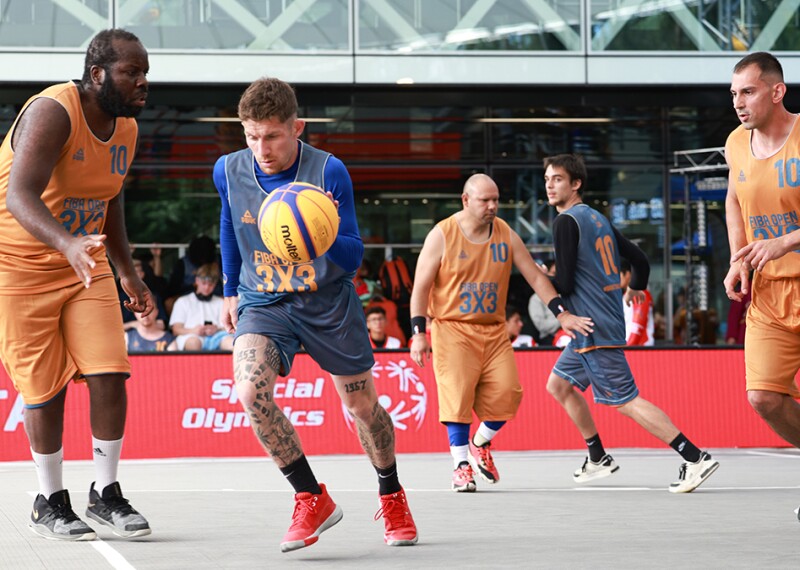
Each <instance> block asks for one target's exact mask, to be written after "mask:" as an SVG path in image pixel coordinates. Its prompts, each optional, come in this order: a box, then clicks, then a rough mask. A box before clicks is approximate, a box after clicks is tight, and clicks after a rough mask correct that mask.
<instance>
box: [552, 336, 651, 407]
mask: <svg viewBox="0 0 800 570" xmlns="http://www.w3.org/2000/svg"><path fill="white" fill-rule="evenodd" d="M553 373H554V374H555V375H556V376H560V377H561V378H563V379H564V380H567V381H568V382H569V383H570V384H572V385H573V386H575V387H576V388H578V389H579V390H580V391H581V392H584V391H586V389H587V388H588V387H589V386H591V387H592V392H593V394H594V401H595V402H597V403H598V404H606V405H609V406H621V405H622V404H625V403H627V402H630V401H631V400H633V399H634V398H635V397H636V396H638V395H639V388H637V387H636V382H635V381H634V379H633V374H632V373H631V368H630V366H628V360H627V359H626V358H625V353H624V352H623V350H622V349H621V348H599V349H596V350H590V351H589V352H582V353H579V352H575V350H573V349H572V347H571V345H570V346H567V347H566V348H565V349H564V351H563V352H562V353H561V356H560V357H559V358H558V360H557V361H556V364H555V366H553Z"/></svg>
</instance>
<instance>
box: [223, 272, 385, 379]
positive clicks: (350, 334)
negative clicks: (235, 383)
mask: <svg viewBox="0 0 800 570" xmlns="http://www.w3.org/2000/svg"><path fill="white" fill-rule="evenodd" d="M244 334H257V335H262V336H266V337H269V338H270V339H271V340H272V342H274V343H275V345H276V346H277V347H278V351H279V352H280V355H281V371H280V375H281V376H286V375H288V374H289V371H290V370H291V369H292V362H293V361H294V357H295V355H296V354H297V352H298V351H300V349H301V347H302V348H303V349H305V350H306V352H308V354H309V355H310V356H311V358H313V359H314V361H315V362H316V363H317V364H319V366H320V368H322V369H323V370H325V371H327V372H330V373H331V374H333V375H335V376H354V375H356V374H362V373H364V372H366V371H368V370H371V369H372V366H373V365H374V364H375V359H374V358H373V356H372V345H371V344H370V342H369V336H368V333H367V320H366V318H365V317H364V309H363V308H362V306H361V301H360V300H359V298H358V295H356V290H355V286H354V285H353V282H352V281H350V280H340V281H337V282H335V283H332V284H330V285H327V286H325V287H324V288H322V289H320V290H318V291H315V292H313V293H296V294H291V295H286V296H285V297H283V298H282V299H280V300H279V301H278V302H277V303H272V304H270V305H245V306H243V307H240V308H239V322H238V325H237V326H236V337H235V338H234V345H235V343H236V338H239V337H240V336H242V335H244Z"/></svg>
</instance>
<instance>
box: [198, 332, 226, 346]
mask: <svg viewBox="0 0 800 570" xmlns="http://www.w3.org/2000/svg"><path fill="white" fill-rule="evenodd" d="M229 336H231V335H230V334H229V333H227V332H225V331H217V332H215V333H214V334H213V335H211V336H204V337H203V350H219V345H220V344H222V340H223V339H225V338H227V337H229Z"/></svg>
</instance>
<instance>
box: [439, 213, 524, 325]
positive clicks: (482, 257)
mask: <svg viewBox="0 0 800 570" xmlns="http://www.w3.org/2000/svg"><path fill="white" fill-rule="evenodd" d="M437 227H438V228H439V230H440V231H441V232H442V234H444V253H443V255H442V261H441V265H440V266H439V271H438V273H437V274H436V279H435V280H434V283H433V288H432V290H431V296H430V299H429V301H428V312H429V314H430V316H431V317H432V318H434V319H440V320H447V321H462V322H466V323H475V324H500V323H505V321H506V296H507V295H508V280H509V278H510V277H511V268H512V265H513V256H512V252H511V228H509V227H508V224H507V223H506V222H505V221H503V220H501V219H500V218H495V221H494V223H493V227H492V235H491V237H490V238H489V239H488V240H487V241H485V242H483V243H474V242H472V241H469V240H468V239H467V238H466V236H465V235H464V232H462V231H461V227H460V226H459V225H458V222H457V221H456V214H453V215H452V216H450V217H449V218H447V219H445V220H442V221H441V222H439V223H438V224H437Z"/></svg>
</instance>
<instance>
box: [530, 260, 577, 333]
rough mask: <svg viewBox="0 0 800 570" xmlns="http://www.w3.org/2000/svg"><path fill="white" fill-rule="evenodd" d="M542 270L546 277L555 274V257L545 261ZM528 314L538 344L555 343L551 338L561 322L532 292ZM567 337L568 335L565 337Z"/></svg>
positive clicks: (558, 329)
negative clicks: (537, 334) (534, 329)
mask: <svg viewBox="0 0 800 570" xmlns="http://www.w3.org/2000/svg"><path fill="white" fill-rule="evenodd" d="M542 270H543V271H544V272H545V273H547V275H548V277H550V279H551V280H552V278H553V277H555V275H556V261H555V259H551V260H548V261H547V262H545V264H544V266H543V267H542ZM528 315H529V316H530V318H531V322H532V323H533V326H534V327H536V330H537V331H538V332H539V344H540V345H542V346H547V345H549V344H555V343H554V342H553V340H554V339H555V335H556V334H557V333H558V331H560V330H561V323H559V322H558V319H557V318H556V317H555V315H553V311H551V310H550V309H548V308H547V305H545V304H544V303H543V302H542V300H541V299H540V298H539V296H538V295H537V294H536V293H534V294H533V295H531V298H530V300H529V301H528ZM567 338H569V337H567Z"/></svg>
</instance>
